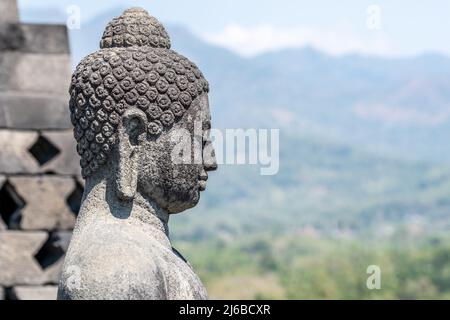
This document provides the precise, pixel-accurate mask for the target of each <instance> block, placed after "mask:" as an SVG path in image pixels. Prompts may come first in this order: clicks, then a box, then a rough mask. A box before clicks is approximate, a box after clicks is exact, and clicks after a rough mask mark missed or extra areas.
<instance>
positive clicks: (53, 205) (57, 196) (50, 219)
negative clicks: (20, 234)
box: [8, 176, 75, 230]
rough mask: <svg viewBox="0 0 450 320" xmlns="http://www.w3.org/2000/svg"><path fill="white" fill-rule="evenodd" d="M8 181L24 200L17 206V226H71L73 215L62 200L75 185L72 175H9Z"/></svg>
mask: <svg viewBox="0 0 450 320" xmlns="http://www.w3.org/2000/svg"><path fill="white" fill-rule="evenodd" d="M8 181H9V182H10V183H11V185H13V186H14V188H15V190H16V192H17V193H18V194H19V195H20V196H21V197H22V199H23V200H24V201H25V207H24V208H23V209H22V210H21V220H20V228H21V229H23V230H54V229H61V230H67V229H71V228H73V225H74V223H75V215H74V214H73V213H72V212H71V210H70V208H69V207H68V205H67V202H66V201H67V198H68V196H69V195H70V193H71V192H72V191H73V189H74V188H75V182H74V180H73V179H72V178H68V177H58V176H35V177H10V178H9V179H8Z"/></svg>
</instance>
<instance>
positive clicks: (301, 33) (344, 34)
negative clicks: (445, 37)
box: [204, 23, 396, 56]
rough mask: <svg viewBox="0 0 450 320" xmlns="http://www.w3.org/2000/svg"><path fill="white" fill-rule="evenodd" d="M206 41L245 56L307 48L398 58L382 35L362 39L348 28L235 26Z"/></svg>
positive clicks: (208, 36)
mask: <svg viewBox="0 0 450 320" xmlns="http://www.w3.org/2000/svg"><path fill="white" fill-rule="evenodd" d="M204 38H205V39H206V40H207V41H209V42H210V43H213V44H216V45H220V46H223V47H226V48H228V49H230V50H232V51H234V52H237V53H239V54H241V55H243V56H254V55H257V54H260V53H263V52H267V51H273V50H280V49H285V48H293V47H294V48H295V47H302V46H306V45H307V46H312V47H315V48H317V49H319V50H322V51H324V52H327V53H330V54H333V55H339V54H344V53H350V52H358V53H365V54H377V55H392V54H396V52H395V50H394V49H393V47H392V45H391V44H390V43H389V41H388V40H387V37H386V36H385V35H384V34H383V32H382V31H370V30H363V32H362V34H361V35H357V34H356V33H355V32H353V31H352V30H351V29H350V28H348V27H347V26H336V27H335V28H333V29H332V30H325V29H318V28H313V27H295V28H278V27H274V26H271V25H259V26H251V27H244V26H242V25H239V24H235V23H233V24H229V25H227V26H226V27H225V28H224V29H223V30H221V31H220V32H217V33H207V34H205V35H204Z"/></svg>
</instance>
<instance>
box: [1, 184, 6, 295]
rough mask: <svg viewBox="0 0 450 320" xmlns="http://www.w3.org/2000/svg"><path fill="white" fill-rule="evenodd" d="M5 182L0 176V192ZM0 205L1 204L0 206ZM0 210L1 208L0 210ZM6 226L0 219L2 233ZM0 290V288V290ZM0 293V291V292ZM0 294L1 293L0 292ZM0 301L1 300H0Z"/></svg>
mask: <svg viewBox="0 0 450 320" xmlns="http://www.w3.org/2000/svg"><path fill="white" fill-rule="evenodd" d="M5 180H6V177H5V176H2V175H0V190H1V189H2V187H3V183H5ZM0 205H1V204H0ZM0 209H1V208H0ZM6 228H7V227H6V225H5V223H4V221H3V220H2V218H1V217H0V231H2V230H6ZM0 289H1V288H0ZM0 291H1V290H0ZM0 293H1V292H0ZM0 300H1V299H0Z"/></svg>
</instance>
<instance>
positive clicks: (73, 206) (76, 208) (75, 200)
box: [66, 181, 84, 216]
mask: <svg viewBox="0 0 450 320" xmlns="http://www.w3.org/2000/svg"><path fill="white" fill-rule="evenodd" d="M83 192H84V188H83V186H82V185H81V184H80V183H79V182H78V181H76V183H75V188H74V189H73V191H72V193H71V194H70V195H69V196H68V197H67V199H66V203H67V205H68V206H69V208H70V210H71V211H72V213H73V214H74V215H75V216H78V212H80V206H81V198H82V197H83Z"/></svg>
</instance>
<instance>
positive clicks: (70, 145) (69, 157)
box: [41, 130, 81, 175]
mask: <svg viewBox="0 0 450 320" xmlns="http://www.w3.org/2000/svg"><path fill="white" fill-rule="evenodd" d="M42 136H43V137H45V138H46V139H48V141H49V142H50V143H52V144H53V145H54V146H55V147H57V148H58V149H59V151H60V152H59V153H58V155H56V156H55V157H54V158H53V159H52V160H50V161H49V162H48V163H46V164H44V165H43V166H42V167H41V170H42V171H43V172H55V173H58V174H71V175H80V174H81V170H80V157H79V155H78V153H77V150H76V143H75V141H74V139H73V130H65V131H44V132H42Z"/></svg>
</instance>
